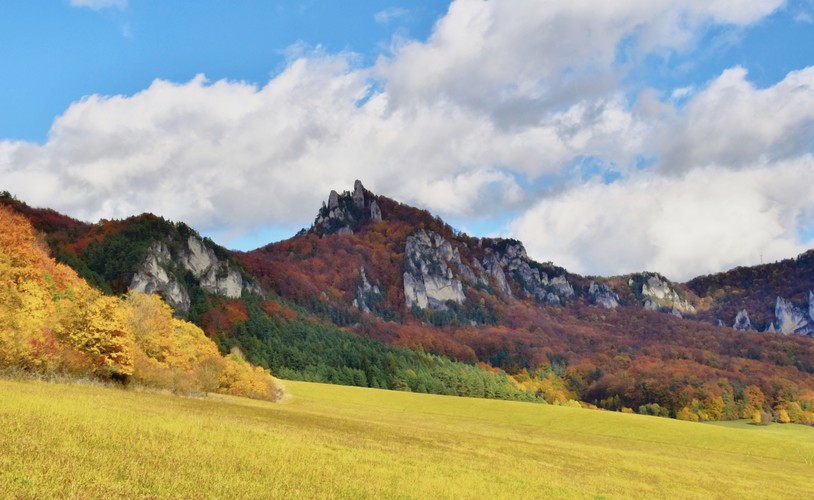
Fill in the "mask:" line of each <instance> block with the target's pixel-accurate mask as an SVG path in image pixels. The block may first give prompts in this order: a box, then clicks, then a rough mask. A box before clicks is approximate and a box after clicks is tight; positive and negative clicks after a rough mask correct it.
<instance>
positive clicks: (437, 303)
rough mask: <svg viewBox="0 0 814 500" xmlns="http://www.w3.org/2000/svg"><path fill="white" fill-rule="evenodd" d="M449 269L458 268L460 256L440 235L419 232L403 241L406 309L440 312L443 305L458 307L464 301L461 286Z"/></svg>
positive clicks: (443, 307)
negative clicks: (454, 304)
mask: <svg viewBox="0 0 814 500" xmlns="http://www.w3.org/2000/svg"><path fill="white" fill-rule="evenodd" d="M450 265H453V266H456V267H457V266H460V265H462V264H461V261H460V255H459V254H458V252H457V249H455V250H453V248H452V245H451V244H450V242H449V241H447V240H446V239H444V238H443V237H442V236H441V235H439V234H437V233H435V232H432V231H429V232H428V231H425V230H423V229H422V230H420V231H418V232H416V233H415V234H413V235H411V236H409V237H407V242H406V245H405V248H404V300H405V304H406V305H407V307H408V308H410V307H413V306H417V307H419V308H421V309H426V308H427V307H432V308H433V309H439V310H443V309H445V308H446V302H447V301H453V302H456V303H458V304H462V303H463V302H464V301H465V300H466V295H464V292H463V285H462V284H461V281H460V280H459V279H458V278H457V277H455V273H454V272H453V269H452V267H450Z"/></svg>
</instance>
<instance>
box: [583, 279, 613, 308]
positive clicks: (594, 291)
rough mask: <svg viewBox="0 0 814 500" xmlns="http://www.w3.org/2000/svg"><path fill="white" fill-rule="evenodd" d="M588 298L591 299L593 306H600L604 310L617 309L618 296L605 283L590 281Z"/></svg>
mask: <svg viewBox="0 0 814 500" xmlns="http://www.w3.org/2000/svg"><path fill="white" fill-rule="evenodd" d="M588 296H589V297H590V298H591V302H592V303H593V304H596V305H599V306H602V307H604V308H605V309H616V308H617V307H619V296H618V295H616V294H615V293H614V292H613V290H611V289H610V287H609V286H608V285H606V284H605V283H596V282H594V281H591V284H590V285H589V286H588Z"/></svg>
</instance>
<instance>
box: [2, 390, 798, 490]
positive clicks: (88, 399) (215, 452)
mask: <svg viewBox="0 0 814 500" xmlns="http://www.w3.org/2000/svg"><path fill="white" fill-rule="evenodd" d="M286 386H287V388H288V390H289V392H290V393H291V397H290V398H289V399H287V400H286V401H284V402H283V403H266V402H258V401H250V400H245V399H240V398H233V397H225V396H210V397H208V398H187V397H178V396H172V395H163V394H155V393H147V392H137V391H134V390H122V389H117V388H106V387H98V386H90V385H79V384H57V383H48V382H40V381H10V380H3V379H0V497H2V498H48V497H79V498H178V497H182V498H546V497H576V498H626V497H639V498H783V497H785V498H811V495H812V494H814V428H810V427H803V426H799V425H778V424H775V425H771V426H768V427H755V426H752V425H747V424H745V423H729V424H725V425H707V424H693V423H688V422H680V421H676V420H668V419H663V418H656V417H644V416H638V415H626V414H621V413H609V412H600V411H592V410H583V409H578V408H564V407H554V406H546V405H537V404H530V403H516V402H506V401H488V400H478V399H466V398H454V397H445V396H430V395H419V394H408V393H399V392H389V391H381V390H373V389H359V388H352V387H341V386H334V385H321V384H311V383H303V382H287V383H286Z"/></svg>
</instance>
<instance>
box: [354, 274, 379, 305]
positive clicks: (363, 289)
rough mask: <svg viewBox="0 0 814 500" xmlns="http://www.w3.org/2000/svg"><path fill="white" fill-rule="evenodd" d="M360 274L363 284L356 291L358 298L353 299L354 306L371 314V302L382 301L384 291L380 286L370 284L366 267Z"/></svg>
mask: <svg viewBox="0 0 814 500" xmlns="http://www.w3.org/2000/svg"><path fill="white" fill-rule="evenodd" d="M359 274H360V276H361V283H360V284H359V287H358V288H357V289H356V298H355V299H353V305H354V306H356V307H357V308H358V309H359V310H360V311H362V312H364V313H367V314H369V313H370V301H371V300H377V299H380V298H381V297H382V291H381V289H380V288H379V286H378V285H375V284H372V283H370V281H369V280H368V279H367V274H366V273H365V268H364V266H362V267H360V268H359Z"/></svg>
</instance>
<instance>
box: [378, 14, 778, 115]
mask: <svg viewBox="0 0 814 500" xmlns="http://www.w3.org/2000/svg"><path fill="white" fill-rule="evenodd" d="M782 3H783V2H782V0H760V1H755V2H748V3H745V2H742V1H737V0H713V1H701V0H698V1H689V2H678V3H677V2H673V1H669V0H629V1H625V2H595V1H591V0H574V1H569V2H540V1H539V0H516V1H512V2H484V1H481V0H459V1H456V2H454V3H453V4H452V5H451V6H450V8H449V13H448V15H446V16H445V17H443V18H442V19H441V20H439V22H438V23H437V25H436V27H435V29H434V31H433V33H432V35H431V36H430V38H429V40H427V41H426V42H424V41H414V42H412V43H407V44H403V45H401V46H399V47H398V48H397V51H396V54H395V57H394V58H392V59H389V60H384V61H382V62H381V63H380V65H379V71H380V72H381V74H382V75H384V77H385V78H386V79H387V81H388V88H389V91H390V92H391V94H392V98H393V102H394V103H401V102H403V101H408V102H409V101H413V100H430V101H434V100H436V99H438V98H439V96H443V97H444V98H446V99H449V100H451V101H454V102H457V103H460V104H463V105H467V106H470V107H473V108H475V109H479V110H484V111H488V112H491V113H495V114H500V115H502V116H503V118H504V120H506V121H507V123H506V126H512V125H515V124H517V123H518V122H520V123H523V124H524V123H528V122H533V121H535V120H536V119H537V117H538V116H539V115H540V114H541V113H545V112H546V111H547V110H550V109H558V108H563V107H568V106H571V105H573V104H575V103H578V102H580V101H582V100H584V99H586V98H593V97H596V96H604V95H606V93H607V92H608V91H609V90H610V89H612V88H614V86H615V85H616V84H617V83H618V74H617V72H616V71H615V64H616V63H617V62H618V61H617V59H618V57H619V53H620V52H623V53H625V57H627V58H629V59H633V60H637V59H640V58H641V57H643V56H644V55H646V54H651V53H654V52H669V51H680V50H686V49H688V48H690V47H691V46H692V44H693V43H694V42H695V41H696V40H697V38H698V36H699V34H700V33H701V32H702V30H703V28H704V27H706V26H709V25H712V24H725V25H731V26H745V25H749V24H751V23H754V22H756V21H758V20H760V19H762V18H763V17H765V16H766V15H768V14H770V13H771V12H773V11H774V10H776V9H777V8H778V7H780V6H781V5H782ZM506 108H508V111H509V112H503V111H504V110H506ZM517 109H527V110H529V111H531V113H528V112H527V113H519V114H518V113H515V112H512V111H514V110H517Z"/></svg>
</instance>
